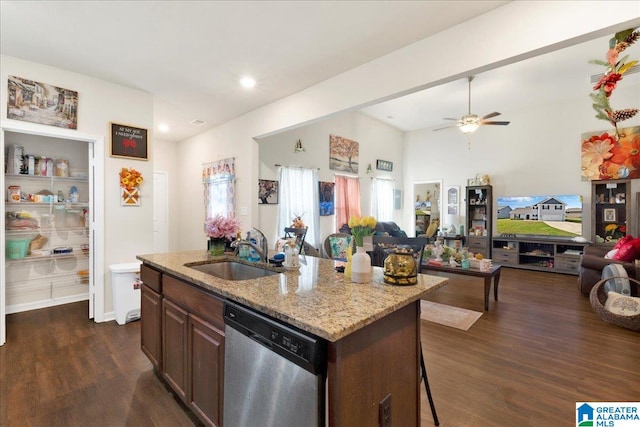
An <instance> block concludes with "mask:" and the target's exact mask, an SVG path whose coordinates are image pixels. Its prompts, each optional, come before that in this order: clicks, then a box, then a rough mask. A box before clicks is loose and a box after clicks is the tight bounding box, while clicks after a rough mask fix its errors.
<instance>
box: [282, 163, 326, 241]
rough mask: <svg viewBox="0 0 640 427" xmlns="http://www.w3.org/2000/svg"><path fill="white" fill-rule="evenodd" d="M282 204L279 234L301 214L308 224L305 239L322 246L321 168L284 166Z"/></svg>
mask: <svg viewBox="0 0 640 427" xmlns="http://www.w3.org/2000/svg"><path fill="white" fill-rule="evenodd" d="M279 198H280V203H279V205H278V206H279V210H278V233H279V234H280V235H284V229H285V228H286V227H291V224H292V223H293V218H295V217H297V216H300V217H301V218H302V221H303V222H304V224H305V225H306V226H307V227H308V229H307V236H306V238H305V242H308V243H309V244H310V245H311V246H313V247H315V248H318V247H319V242H320V227H319V224H320V202H319V189H318V171H317V170H315V169H305V168H297V167H289V166H282V167H280V196H279Z"/></svg>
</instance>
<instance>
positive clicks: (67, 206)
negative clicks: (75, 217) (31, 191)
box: [4, 200, 89, 211]
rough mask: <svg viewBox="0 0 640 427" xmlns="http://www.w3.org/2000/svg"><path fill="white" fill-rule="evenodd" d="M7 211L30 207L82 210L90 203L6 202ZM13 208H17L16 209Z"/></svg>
mask: <svg viewBox="0 0 640 427" xmlns="http://www.w3.org/2000/svg"><path fill="white" fill-rule="evenodd" d="M4 206H5V210H7V211H12V210H16V209H18V206H20V207H22V209H26V208H27V206H28V207H35V208H45V207H46V208H48V207H54V208H57V207H60V206H63V207H64V208H65V209H67V210H69V209H81V208H87V207H89V202H78V203H67V202H55V203H43V202H15V203H9V202H7V201H6V200H5V205H4ZM13 206H15V207H16V208H15V209H14V208H13Z"/></svg>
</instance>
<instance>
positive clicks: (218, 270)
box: [185, 261, 279, 280]
mask: <svg viewBox="0 0 640 427" xmlns="http://www.w3.org/2000/svg"><path fill="white" fill-rule="evenodd" d="M185 267H189V268H193V269H194V270H198V271H201V272H203V273H207V274H210V275H212V276H215V277H217V278H220V279H224V280H250V279H258V278H260V277H268V276H273V275H274V274H278V273H279V271H276V270H271V269H268V268H264V267H261V266H256V265H249V264H243V263H241V262H237V261H219V262H210V263H206V264H198V263H193V264H185Z"/></svg>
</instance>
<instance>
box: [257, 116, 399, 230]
mask: <svg viewBox="0 0 640 427" xmlns="http://www.w3.org/2000/svg"><path fill="white" fill-rule="evenodd" d="M329 135H338V136H342V137H344V138H348V139H351V140H354V141H357V142H358V143H359V145H360V156H359V168H358V177H359V178H360V192H361V195H362V199H361V205H362V213H363V215H370V214H371V178H373V177H377V178H392V179H394V187H395V188H398V189H402V188H403V183H402V132H400V131H399V130H397V129H394V128H392V127H390V126H388V125H386V124H384V123H382V122H379V121H377V120H374V119H372V118H370V117H367V116H365V115H363V114H361V113H344V114H341V115H339V116H336V117H331V118H328V119H326V120H322V121H320V122H317V123H313V124H310V125H308V126H303V127H300V128H297V129H294V130H290V131H286V132H282V133H279V134H277V135H274V136H269V137H266V138H262V139H260V140H259V141H258V149H259V159H260V168H259V179H271V180H277V179H278V168H277V167H275V165H276V164H281V165H284V166H304V167H309V168H319V170H318V179H319V180H320V181H326V182H335V173H338V174H340V173H342V174H345V173H344V172H339V171H338V172H336V171H332V170H330V169H329ZM298 139H300V140H301V141H302V145H303V147H304V148H305V150H306V151H305V152H302V153H294V151H293V148H294V145H295V143H296V141H297V140H298ZM377 159H381V160H388V161H391V162H393V171H392V172H384V171H379V170H376V160H377ZM369 164H371V168H372V172H371V173H370V174H367V165H369ZM256 185H257V183H256ZM281 191H282V189H281ZM400 213H401V211H394V216H395V217H396V218H394V219H395V220H400V219H401V214H400ZM310 214H311V212H309V213H308V214H307V215H310ZM258 215H259V221H258V224H259V226H258V228H260V229H261V230H262V231H263V232H265V233H266V235H267V238H268V240H269V242H273V241H275V240H274V239H275V238H276V237H280V236H282V235H283V231H282V230H277V225H278V205H259V207H258ZM302 219H303V220H304V219H305V218H304V216H303V218H302ZM341 225H342V224H336V216H335V215H331V216H321V217H320V239H321V241H323V240H324V238H325V237H326V236H328V235H329V234H331V233H335V232H337V230H338V228H339V227H340V226H341Z"/></svg>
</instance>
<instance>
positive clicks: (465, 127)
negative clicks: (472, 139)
mask: <svg viewBox="0 0 640 427" xmlns="http://www.w3.org/2000/svg"><path fill="white" fill-rule="evenodd" d="M479 126H480V125H479V124H477V123H465V124H462V125H460V130H461V131H462V133H473V132H475V131H476V129H478V127H479Z"/></svg>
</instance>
